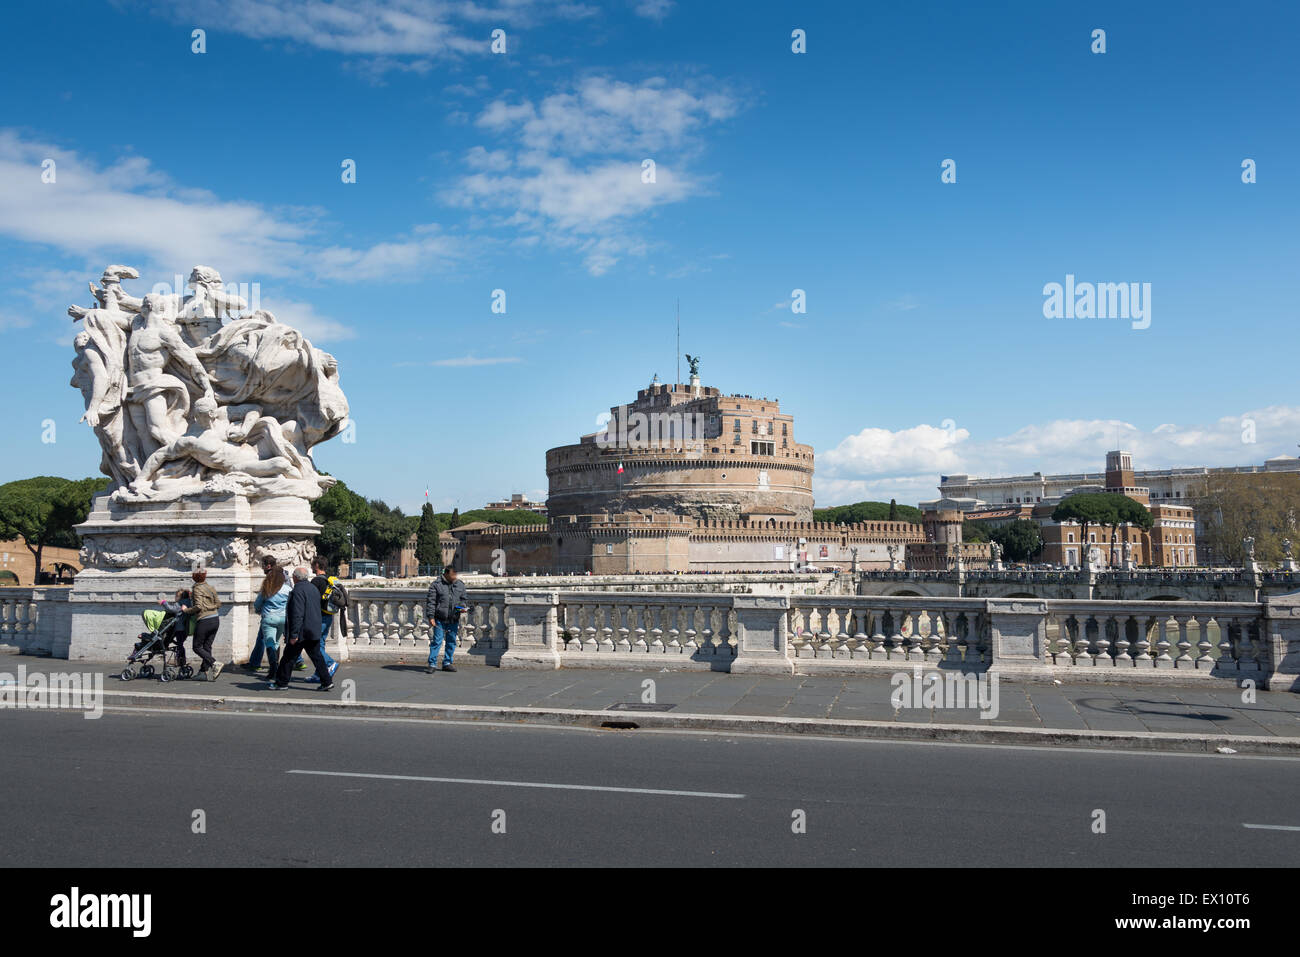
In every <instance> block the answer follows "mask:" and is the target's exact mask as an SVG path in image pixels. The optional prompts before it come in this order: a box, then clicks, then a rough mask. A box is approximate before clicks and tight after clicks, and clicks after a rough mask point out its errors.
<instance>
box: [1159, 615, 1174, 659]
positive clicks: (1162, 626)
mask: <svg viewBox="0 0 1300 957" xmlns="http://www.w3.org/2000/svg"><path fill="white" fill-rule="evenodd" d="M1156 629H1157V633H1156V668H1172V667H1173V666H1174V659H1172V658H1170V657H1169V617H1168V616H1167V615H1165V614H1163V613H1162V614H1161V615H1160V617H1159V618H1157V619H1156Z"/></svg>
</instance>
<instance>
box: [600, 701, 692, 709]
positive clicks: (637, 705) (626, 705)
mask: <svg viewBox="0 0 1300 957" xmlns="http://www.w3.org/2000/svg"><path fill="white" fill-rule="evenodd" d="M675 707H677V705H675V704H642V703H641V702H639V701H620V702H619V703H618V704H612V705H610V706H609V707H608V708H606V709H605V710H606V711H672V710H673V708H675Z"/></svg>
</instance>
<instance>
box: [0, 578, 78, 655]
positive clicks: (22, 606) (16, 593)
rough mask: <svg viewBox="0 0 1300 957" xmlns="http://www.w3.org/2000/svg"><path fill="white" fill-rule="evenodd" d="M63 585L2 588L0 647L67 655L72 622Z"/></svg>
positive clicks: (26, 652) (0, 593)
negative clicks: (60, 586)
mask: <svg viewBox="0 0 1300 957" xmlns="http://www.w3.org/2000/svg"><path fill="white" fill-rule="evenodd" d="M71 590H72V589H71V587H70V586H69V587H62V588H21V587H13V588H9V587H6V588H0V647H4V648H9V649H13V650H16V651H18V652H21V653H22V654H41V655H53V656H54V657H56V658H66V657H67V655H68V640H69V635H70V626H71V621H70V618H69V609H68V593H69V592H70V591H71Z"/></svg>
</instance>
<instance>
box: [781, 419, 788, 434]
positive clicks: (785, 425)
mask: <svg viewBox="0 0 1300 957" xmlns="http://www.w3.org/2000/svg"><path fill="white" fill-rule="evenodd" d="M781 434H782V435H789V434H790V423H789V422H782V423H781Z"/></svg>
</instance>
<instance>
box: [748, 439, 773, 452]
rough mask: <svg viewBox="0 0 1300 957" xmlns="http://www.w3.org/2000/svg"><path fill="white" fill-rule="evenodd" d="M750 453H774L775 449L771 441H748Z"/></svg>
mask: <svg viewBox="0 0 1300 957" xmlns="http://www.w3.org/2000/svg"><path fill="white" fill-rule="evenodd" d="M749 454H750V455H775V454H776V449H775V448H774V447H773V444H772V443H771V442H750V443H749Z"/></svg>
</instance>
